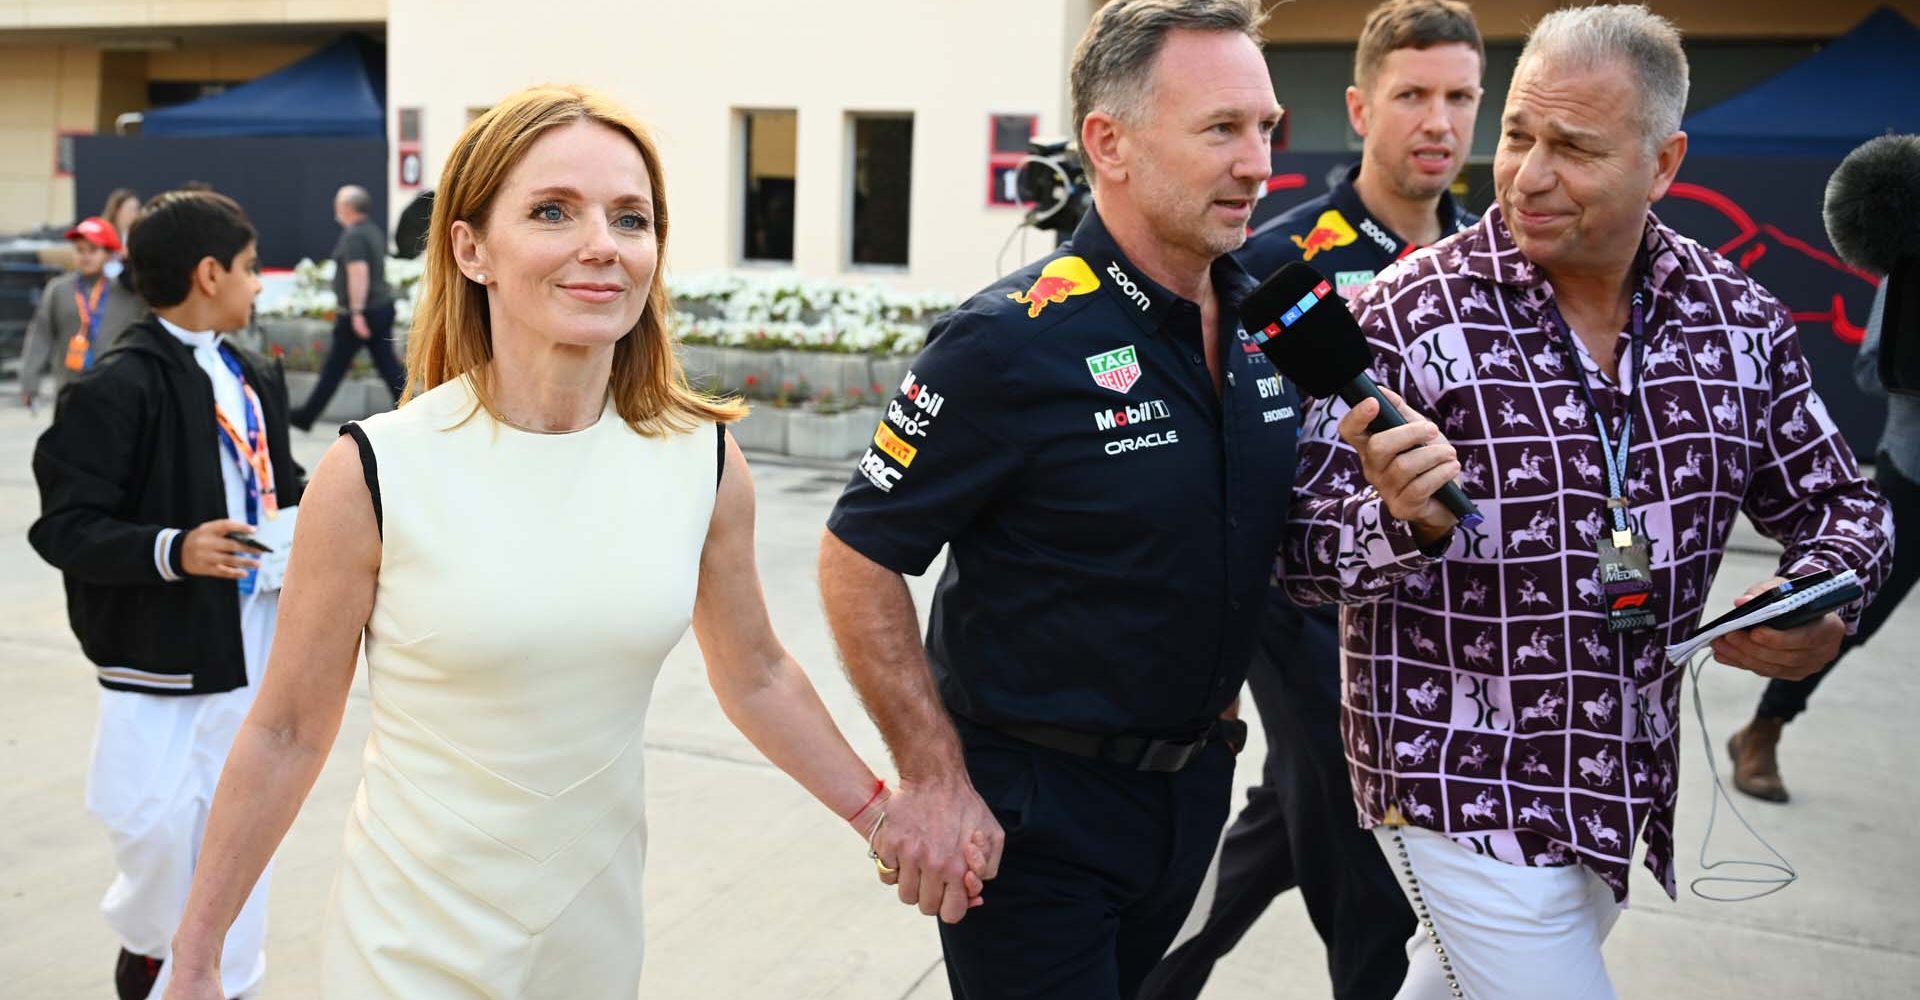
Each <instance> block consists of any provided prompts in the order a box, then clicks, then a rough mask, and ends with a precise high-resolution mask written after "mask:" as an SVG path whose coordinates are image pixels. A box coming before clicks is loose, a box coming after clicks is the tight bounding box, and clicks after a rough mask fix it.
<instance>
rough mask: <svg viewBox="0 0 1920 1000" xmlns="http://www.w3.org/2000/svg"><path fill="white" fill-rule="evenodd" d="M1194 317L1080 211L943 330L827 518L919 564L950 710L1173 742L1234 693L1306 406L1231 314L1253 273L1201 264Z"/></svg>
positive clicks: (850, 534) (1279, 530)
mask: <svg viewBox="0 0 1920 1000" xmlns="http://www.w3.org/2000/svg"><path fill="white" fill-rule="evenodd" d="M1212 281H1213V287H1214V291H1215V293H1216V295H1217V296H1218V299H1219V302H1220V310H1221V312H1220V323H1219V326H1220V333H1219V336H1220V338H1221V341H1222V343H1221V346H1220V357H1221V359H1222V367H1223V382H1222V386H1221V389H1220V391H1218V392H1216V390H1215V387H1214V383H1213V380H1212V377H1211V375H1210V374H1209V373H1208V370H1207V366H1206V361H1205V357H1204V354H1203V344H1202V333H1201V323H1200V308H1199V306H1198V305H1197V304H1195V303H1193V302H1189V301H1186V300H1184V299H1181V298H1179V297H1178V296H1176V295H1174V294H1173V293H1171V292H1169V291H1168V290H1166V289H1165V288H1162V287H1161V286H1159V285H1158V284H1156V283H1154V282H1153V281H1151V280H1149V279H1148V278H1147V277H1146V276H1145V275H1143V274H1142V273H1141V272H1140V271H1139V269H1137V268H1136V267H1134V266H1133V264H1132V263H1130V262H1129V261H1128V260H1127V259H1126V257H1125V256H1124V255H1123V254H1122V253H1121V252H1120V249H1119V247H1118V246H1117V245H1116V244H1115V243H1114V241H1113V239H1112V237H1111V236H1110V235H1109V234H1108V232H1107V230H1106V228H1105V226H1104V225H1103V224H1102V223H1101V221H1100V217H1099V214H1098V212H1097V211H1094V212H1089V213H1088V215H1087V217H1086V219H1085V220H1084V221H1083V222H1082V223H1081V225H1080V227H1079V228H1078V229H1077V230H1076V231H1075V232H1074V234H1073V238H1072V239H1071V240H1070V241H1069V242H1068V243H1066V244H1063V245H1062V246H1061V247H1060V248H1059V249H1058V250H1056V251H1055V252H1054V254H1052V255H1051V256H1049V257H1047V258H1046V259H1044V260H1042V261H1040V262H1037V263H1035V264H1033V265H1031V266H1029V267H1027V268H1025V269H1023V270H1021V271H1018V272H1015V273H1014V274H1011V275H1009V276H1007V277H1005V278H1003V279H1001V280H1000V281H998V282H996V283H995V284H993V285H991V286H989V287H988V288H987V289H985V290H984V291H982V292H980V293H978V294H977V295H975V296H973V297H972V298H971V299H969V300H967V302H966V303H964V304H963V305H962V306H961V307H960V308H959V309H957V310H955V311H954V312H952V313H950V314H948V315H947V316H945V317H943V318H942V319H941V320H940V321H939V322H938V323H937V324H936V325H935V326H934V328H933V330H932V331H931V333H930V334H929V336H928V342H927V346H926V348H925V349H924V350H923V351H922V352H921V354H920V355H919V357H918V358H916V359H915V360H914V362H913V367H912V370H911V371H910V372H909V373H908V375H907V376H906V378H905V379H904V380H903V381H902V383H901V385H900V391H899V393H898V395H896V396H894V397H893V399H892V400H891V401H890V402H889V403H888V404H887V406H886V409H885V410H884V411H883V412H882V417H881V419H880V422H879V426H878V427H877V428H876V430H875V433H874V439H873V443H872V446H871V447H869V448H868V449H867V451H866V454H865V455H863V456H862V457H861V459H860V462H859V466H858V468H857V469H856V470H855V472H854V474H853V477H852V480H851V482H850V483H849V485H848V486H847V488H846V491H845V492H844V493H843V494H842V495H841V497H840V499H839V502H838V503H837V504H836V505H835V507H834V510H833V513H832V515H831V516H830V517H829V519H828V521H827V527H828V529H829V530H831V531H832V532H833V533H834V535H835V536H837V537H838V538H839V539H840V540H841V541H843V542H845V543H846V544H847V545H848V546H850V547H852V548H853V549H854V550H856V551H858V552H860V553H861V554H863V555H865V556H866V557H867V558H869V559H871V560H873V561H874V562H876V563H878V564H880V565H882V566H885V567H887V568H888V569H891V570H894V571H896V572H899V573H903V574H908V575H919V574H921V573H924V572H925V571H926V569H927V567H928V565H929V564H930V563H931V562H932V561H933V559H934V557H935V556H936V555H937V554H938V553H939V552H940V549H941V547H942V546H948V547H949V552H948V559H947V565H946V570H945V572H944V573H943V575H942V576H941V578H940V582H939V585H938V588H937V590H936V592H935V594H934V598H933V608H932V614H931V616H930V620H929V623H928V630H927V640H926V648H927V656H928V659H929V660H930V661H931V663H932V667H933V671H934V675H935V678H936V680H937V681H938V683H939V688H940V693H941V696H942V698H943V700H944V701H945V703H946V706H947V708H948V710H949V711H951V712H952V713H954V714H956V715H958V716H960V717H962V718H966V719H970V720H972V721H974V722H977V723H981V724H985V725H1004V724H1008V723H1043V724H1048V725H1054V726H1059V727H1064V728H1069V729H1075V730H1080V731H1083V732H1090V733H1098V734H1121V733H1126V734H1136V735H1153V736H1163V735H1165V736H1172V735H1181V734H1188V733H1192V732H1195V731H1197V730H1199V729H1202V728H1204V727H1206V726H1207V725H1209V724H1210V723H1211V721H1212V720H1213V719H1214V718H1215V717H1216V716H1218V715H1219V714H1220V712H1221V711H1222V710H1224V709H1225V708H1226V707H1227V705H1228V704H1229V703H1231V702H1232V700H1233V699H1234V697H1235V696H1236V695H1237V694H1238V693H1239V690H1240V686H1241V682H1242V681H1243V680H1244V679H1245V676H1246V668H1247V664H1248V661H1249V659H1250V657H1251V655H1252V652H1253V647H1254V636H1255V632H1256V630H1257V628H1258V625H1259V618H1260V613H1261V610H1262V608H1263V607H1264V603H1265V599H1266V591H1267V583H1268V577H1269V574H1270V571H1271V569H1272V565H1273V558H1274V554H1275V553H1276V551H1277V550H1278V546H1279V544H1280V542H1281V540H1282V534H1283V532H1284V530H1285V527H1286V523H1287V515H1288V508H1289V506H1290V505H1291V496H1292V490H1293V474H1294V439H1295V429H1296V426H1297V424H1298V421H1299V413H1300V408H1301V407H1300V400H1299V397H1298V396H1297V395H1296V393H1295V391H1294V387H1293V386H1292V385H1291V384H1289V383H1286V382H1284V381H1283V380H1282V379H1281V378H1280V377H1279V375H1278V374H1277V373H1276V372H1275V371H1274V369H1273V367H1272V365H1271V364H1270V363H1269V362H1268V361H1267V360H1266V358H1265V357H1264V356H1262V355H1261V354H1260V352H1259V351H1258V350H1257V349H1256V348H1255V347H1254V346H1253V344H1252V342H1251V341H1250V340H1248V339H1247V337H1246V334H1245V332H1244V331H1242V330H1240V328H1239V324H1238V321H1237V315H1238V308H1239V304H1240V302H1241V300H1242V299H1244V298H1245V297H1246V295H1247V294H1248V293H1249V292H1250V291H1252V289H1253V281H1252V279H1251V278H1249V277H1248V275H1247V273H1246V272H1245V271H1244V270H1242V269H1241V268H1240V266H1239V265H1238V264H1237V263H1235V262H1234V260H1233V259H1232V258H1231V257H1228V256H1222V257H1220V258H1219V259H1218V260H1216V261H1215V262H1214V264H1213V267H1212Z"/></svg>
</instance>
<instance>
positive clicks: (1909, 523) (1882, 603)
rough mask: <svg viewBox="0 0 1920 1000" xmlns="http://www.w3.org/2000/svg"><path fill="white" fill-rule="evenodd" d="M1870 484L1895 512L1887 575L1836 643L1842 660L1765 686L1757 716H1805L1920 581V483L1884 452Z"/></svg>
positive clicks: (1839, 657)
mask: <svg viewBox="0 0 1920 1000" xmlns="http://www.w3.org/2000/svg"><path fill="white" fill-rule="evenodd" d="M1873 480H1874V482H1876V483H1879V484H1880V492H1882V493H1884V494H1886V495H1887V502H1888V503H1889V504H1891V505H1892V507H1893V569H1892V570H1891V571H1890V572H1888V574H1887V580H1886V583H1884V584H1882V585H1881V587H1880V593H1878V594H1876V595H1874V598H1873V603H1872V604H1869V605H1867V610H1865V611H1863V612H1861V613H1860V628H1859V629H1858V630H1857V631H1855V632H1854V633H1853V634H1852V635H1850V636H1847V639H1846V641H1845V642H1843V643H1841V644H1840V655H1839V656H1837V657H1835V658H1834V661H1833V663H1831V664H1829V665H1828V666H1827V668H1826V669H1825V670H1822V671H1820V672H1819V673H1817V674H1814V675H1813V676H1812V677H1808V678H1805V679H1803V680H1797V681H1782V680H1775V681H1769V682H1768V683H1767V689H1766V690H1765V691H1764V692H1762V693H1761V695H1760V707H1759V708H1758V709H1757V710H1756V711H1755V712H1754V714H1755V715H1759V716H1761V717H1763V718H1768V719H1779V720H1780V721H1782V722H1792V721H1793V717H1794V716H1796V715H1799V714H1800V713H1801V712H1804V711H1806V710H1807V699H1809V698H1811V697H1813V692H1814V691H1815V690H1817V689H1818V688H1819V687H1820V682H1821V681H1823V680H1825V679H1826V678H1827V675H1828V674H1831V673H1833V668H1834V667H1837V666H1839V665H1840V660H1841V659H1843V658H1845V657H1846V655H1847V652H1848V651H1849V650H1851V649H1853V648H1854V647H1855V646H1858V645H1860V644H1862V643H1864V642H1866V641H1867V640H1868V639H1871V638H1873V634H1874V633H1875V632H1878V631H1880V626H1882V625H1885V624H1886V623H1887V619H1888V618H1891V617H1893V613H1894V611H1896V610H1898V609H1899V607H1900V602H1901V600H1902V599H1904V598H1905V597H1906V596H1907V591H1910V590H1912V589H1913V584H1914V582H1915V581H1916V580H1920V483H1916V482H1914V481H1913V480H1911V479H1908V478H1907V477H1905V476H1903V475H1901V474H1900V470H1898V469H1896V468H1894V467H1893V463H1892V462H1890V461H1888V460H1887V455H1886V453H1885V452H1881V453H1880V457H1879V458H1878V459H1877V460H1876V461H1875V462H1874V472H1873Z"/></svg>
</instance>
